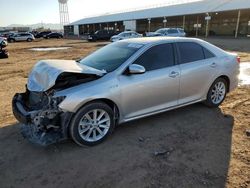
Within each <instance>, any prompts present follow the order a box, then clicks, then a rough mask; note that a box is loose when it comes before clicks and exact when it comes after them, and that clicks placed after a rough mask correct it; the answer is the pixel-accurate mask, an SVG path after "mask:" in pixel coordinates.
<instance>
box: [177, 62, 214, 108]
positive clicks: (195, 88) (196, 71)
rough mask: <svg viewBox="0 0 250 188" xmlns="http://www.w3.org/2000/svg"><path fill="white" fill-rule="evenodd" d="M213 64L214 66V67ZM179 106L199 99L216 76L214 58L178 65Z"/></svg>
mask: <svg viewBox="0 0 250 188" xmlns="http://www.w3.org/2000/svg"><path fill="white" fill-rule="evenodd" d="M214 64H215V66H214ZM180 72H181V78H180V99H179V104H183V103H187V102H190V101H194V100H199V99H201V98H202V97H203V96H204V95H206V93H207V91H208V89H209V87H210V86H209V83H211V81H212V79H213V78H214V77H215V75H216V61H215V58H211V59H204V60H200V61H196V62H192V63H186V64H181V65H180Z"/></svg>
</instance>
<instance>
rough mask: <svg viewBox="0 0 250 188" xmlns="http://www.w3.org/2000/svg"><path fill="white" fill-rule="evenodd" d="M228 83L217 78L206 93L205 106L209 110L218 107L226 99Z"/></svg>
mask: <svg viewBox="0 0 250 188" xmlns="http://www.w3.org/2000/svg"><path fill="white" fill-rule="evenodd" d="M227 88H228V83H227V81H226V80H225V79H223V78H217V79H216V80H215V81H214V82H213V84H212V85H211V87H210V88H209V91H208V93H207V99H206V101H205V102H204V104H205V105H207V106H208V107H211V108H216V107H218V106H219V105H220V104H221V103H222V102H223V101H224V99H225V98H226V95H227Z"/></svg>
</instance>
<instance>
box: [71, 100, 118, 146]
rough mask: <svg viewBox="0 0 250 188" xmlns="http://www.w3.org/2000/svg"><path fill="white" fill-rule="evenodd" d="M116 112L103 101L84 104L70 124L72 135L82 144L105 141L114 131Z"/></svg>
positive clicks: (94, 143) (90, 144) (91, 144)
mask: <svg viewBox="0 0 250 188" xmlns="http://www.w3.org/2000/svg"><path fill="white" fill-rule="evenodd" d="M113 118H114V113H113V111H112V109H111V108H110V107H109V106H108V105H106V104H105V103H102V102H94V103H89V104H87V105H86V106H83V107H82V108H81V109H80V110H79V111H78V112H77V113H76V115H75V116H74V118H73V120H72V122H71V125H70V136H71V138H72V139H73V140H74V142H75V143H77V144H78V145H80V146H84V145H88V146H93V145H96V144H99V143H101V142H102V141H104V140H105V139H106V138H107V137H108V136H109V135H110V134H111V133H112V131H113V129H114V127H115V125H114V121H113Z"/></svg>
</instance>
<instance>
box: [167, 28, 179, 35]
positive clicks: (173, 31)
mask: <svg viewBox="0 0 250 188" xmlns="http://www.w3.org/2000/svg"><path fill="white" fill-rule="evenodd" d="M168 33H169V34H175V33H178V31H177V30H176V29H169V30H168Z"/></svg>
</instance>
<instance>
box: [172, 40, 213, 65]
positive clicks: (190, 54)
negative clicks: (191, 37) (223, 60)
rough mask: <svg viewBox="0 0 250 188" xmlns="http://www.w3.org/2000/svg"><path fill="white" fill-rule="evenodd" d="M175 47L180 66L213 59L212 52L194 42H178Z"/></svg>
mask: <svg viewBox="0 0 250 188" xmlns="http://www.w3.org/2000/svg"><path fill="white" fill-rule="evenodd" d="M177 45H178V48H179V53H180V63H181V64H184V63H189V62H194V61H199V60H203V59H209V58H212V57H215V55H214V54H213V53H212V52H210V51H209V50H207V49H206V48H204V47H202V46H201V45H199V44H197V43H194V42H178V43H177Z"/></svg>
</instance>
